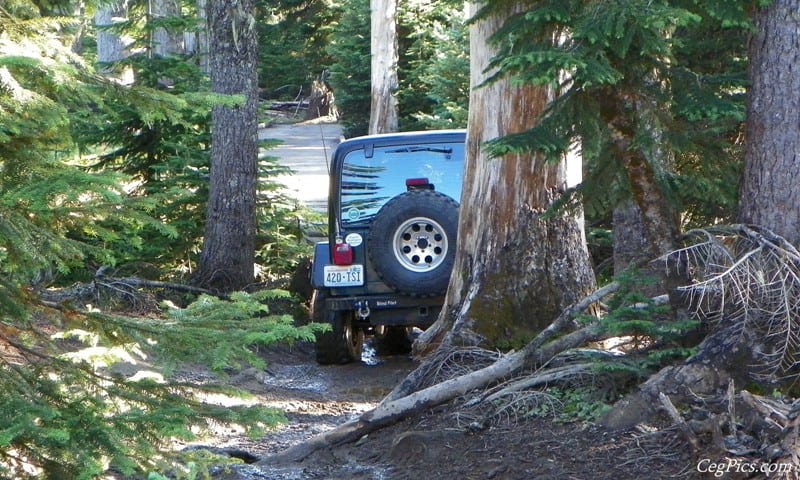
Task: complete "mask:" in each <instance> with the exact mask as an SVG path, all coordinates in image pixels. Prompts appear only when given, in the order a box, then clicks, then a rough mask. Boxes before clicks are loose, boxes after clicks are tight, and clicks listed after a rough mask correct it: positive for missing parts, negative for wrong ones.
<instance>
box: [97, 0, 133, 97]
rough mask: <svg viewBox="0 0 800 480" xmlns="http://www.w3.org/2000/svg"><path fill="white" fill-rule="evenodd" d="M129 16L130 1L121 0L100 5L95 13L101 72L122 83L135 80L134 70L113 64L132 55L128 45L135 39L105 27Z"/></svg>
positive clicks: (129, 82) (98, 58)
mask: <svg viewBox="0 0 800 480" xmlns="http://www.w3.org/2000/svg"><path fill="white" fill-rule="evenodd" d="M127 17H128V2H127V1H126V0H119V1H117V2H112V3H108V4H104V5H102V6H99V7H98V8H97V11H96V12H95V14H94V24H95V26H97V27H98V28H97V62H98V63H99V64H100V65H101V67H100V69H99V70H100V72H101V73H103V74H104V75H105V76H107V77H111V78H114V79H116V80H118V81H119V82H120V83H124V84H125V85H130V84H132V83H133V81H134V78H133V70H132V69H131V68H130V67H124V68H118V67H116V66H113V64H114V62H118V61H119V60H122V59H124V58H125V57H127V56H128V55H130V52H128V47H129V46H130V45H131V44H132V43H133V39H131V38H130V37H126V36H120V35H119V34H116V33H112V32H110V31H108V30H107V29H106V28H104V27H112V26H114V24H116V23H120V22H123V21H125V20H126V19H127Z"/></svg>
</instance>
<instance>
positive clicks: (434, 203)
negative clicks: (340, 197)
mask: <svg viewBox="0 0 800 480" xmlns="http://www.w3.org/2000/svg"><path fill="white" fill-rule="evenodd" d="M457 231H458V203H457V202H456V201H455V200H453V199H452V198H450V197H448V196H447V195H444V194H442V193H439V192H436V191H433V190H410V191H408V192H405V193H403V194H401V195H398V196H396V197H394V198H393V199H391V200H389V201H388V202H386V204H385V205H384V206H383V207H382V208H381V209H380V210H379V211H378V214H377V215H376V216H375V220H374V221H373V223H372V227H371V228H370V232H369V235H368V236H367V252H368V255H369V257H370V260H371V261H372V266H373V268H374V269H375V271H376V272H377V273H378V275H379V276H380V277H381V279H382V280H383V281H384V282H385V283H386V284H387V285H388V286H389V287H391V288H392V289H394V290H396V291H397V292H399V293H403V294H406V295H412V296H417V297H432V296H436V295H442V294H443V293H444V292H445V291H446V290H447V285H448V283H449V281H450V272H451V271H452V270H453V261H454V259H455V247H456V233H457Z"/></svg>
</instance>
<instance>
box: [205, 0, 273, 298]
mask: <svg viewBox="0 0 800 480" xmlns="http://www.w3.org/2000/svg"><path fill="white" fill-rule="evenodd" d="M208 7H209V8H208V15H209V29H208V30H209V35H210V45H211V51H210V73H211V84H212V90H213V91H214V92H215V93H220V94H225V95H236V96H238V97H239V99H241V101H242V103H241V104H239V105H236V106H227V105H215V106H214V107H213V109H212V112H211V120H212V135H211V179H210V182H211V185H210V191H209V200H208V214H207V218H206V229H205V238H204V240H203V252H202V254H201V258H200V266H199V270H198V272H197V274H196V277H195V283H197V284H199V285H201V286H204V287H207V288H215V289H219V290H221V291H225V292H227V291H232V290H237V289H242V288H244V287H246V286H247V285H250V284H251V283H253V275H254V273H253V272H254V268H253V266H254V262H255V235H256V180H257V157H258V149H257V141H258V123H257V110H256V106H257V100H258V85H257V73H256V60H257V50H258V45H257V37H256V23H255V17H254V12H255V1H254V0H238V1H237V0H214V1H211V2H209V4H208Z"/></svg>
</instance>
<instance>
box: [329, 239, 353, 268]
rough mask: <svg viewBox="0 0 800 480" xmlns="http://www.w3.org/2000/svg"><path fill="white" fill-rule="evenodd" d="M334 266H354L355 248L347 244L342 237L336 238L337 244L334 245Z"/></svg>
mask: <svg viewBox="0 0 800 480" xmlns="http://www.w3.org/2000/svg"><path fill="white" fill-rule="evenodd" d="M333 264H334V265H352V264H353V247H351V246H350V244H349V243H345V241H344V240H342V238H341V237H336V243H334V245H333Z"/></svg>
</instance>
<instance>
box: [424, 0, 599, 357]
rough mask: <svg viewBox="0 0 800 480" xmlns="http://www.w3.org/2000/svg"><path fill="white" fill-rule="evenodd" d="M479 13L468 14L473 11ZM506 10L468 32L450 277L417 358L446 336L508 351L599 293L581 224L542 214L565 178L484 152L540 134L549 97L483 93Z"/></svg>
mask: <svg viewBox="0 0 800 480" xmlns="http://www.w3.org/2000/svg"><path fill="white" fill-rule="evenodd" d="M477 7H478V6H477V5H476V4H473V5H472V9H473V12H474V11H475V9H476V8H477ZM512 13H513V11H512V10H509V11H506V12H503V13H502V14H499V13H495V14H492V15H491V16H489V17H486V18H483V19H481V20H480V21H478V22H476V23H474V24H473V25H472V27H471V30H470V50H471V52H470V59H471V60H470V61H471V65H470V71H471V77H472V78H471V82H470V83H471V87H472V93H471V97H470V109H469V127H468V134H467V155H466V157H467V159H466V165H465V173H464V187H463V191H462V195H461V210H460V216H461V218H460V222H459V231H458V245H457V251H456V260H455V266H454V269H453V275H452V277H451V278H450V285H449V288H448V292H447V296H446V299H445V308H444V309H443V311H442V314H441V315H440V317H439V320H438V321H437V322H436V323H435V324H434V326H433V327H431V328H430V329H428V330H427V331H426V332H425V334H424V335H423V336H422V337H420V340H419V342H418V343H417V345H416V347H417V350H418V351H424V350H427V349H428V348H430V347H433V346H435V345H436V344H438V343H439V342H441V341H442V340H443V338H444V336H445V335H447V334H448V332H450V339H449V340H451V341H453V342H454V343H457V344H483V345H487V346H499V347H509V346H512V345H515V344H520V343H522V342H523V341H524V339H525V338H528V337H530V336H531V334H533V333H536V332H538V331H540V330H542V329H543V328H545V327H546V326H547V325H549V324H550V322H552V320H553V319H554V318H556V317H557V316H558V314H559V313H560V312H561V310H562V309H563V308H565V307H566V306H567V305H570V304H572V303H574V302H576V301H577V300H578V299H580V298H581V297H583V296H584V295H586V294H587V293H588V292H590V291H591V290H592V289H593V288H594V285H595V281H594V274H593V272H592V270H591V266H590V260H589V255H588V253H587V250H586V244H585V238H584V234H583V218H582V217H583V215H582V212H581V213H565V214H559V215H555V216H553V217H547V218H545V217H544V216H543V214H544V213H545V212H546V211H547V209H548V208H549V207H550V206H551V205H552V203H553V201H554V200H555V199H556V198H558V196H559V195H560V193H561V192H563V191H564V190H565V188H566V187H567V169H568V167H574V168H577V169H578V170H580V162H579V161H578V162H572V163H573V164H572V165H568V162H567V160H566V159H564V160H563V161H562V162H559V163H548V162H545V160H544V159H543V158H541V157H540V156H538V155H535V154H532V153H528V154H519V155H506V156H503V157H502V158H489V157H488V155H487V153H486V152H485V150H484V148H483V146H484V143H485V142H487V141H489V140H493V139H496V138H499V137H502V136H504V135H507V134H512V133H518V132H522V131H525V130H527V129H530V128H532V127H533V126H534V125H536V122H537V118H538V117H539V115H540V114H541V113H542V111H543V109H544V108H545V106H546V104H547V102H548V100H550V98H551V95H552V93H551V91H549V90H548V89H546V88H541V87H533V86H530V85H524V86H520V85H517V84H514V83H512V82H511V81H510V80H509V79H501V80H499V81H497V82H495V83H492V84H490V85H488V86H480V85H481V84H482V83H483V82H484V81H485V80H486V79H487V78H488V76H489V75H491V73H492V72H486V68H487V67H488V65H489V61H490V60H491V59H492V58H493V56H494V54H495V52H494V50H493V49H492V48H491V47H490V46H489V38H490V37H491V36H492V35H493V34H494V33H495V32H496V31H497V30H498V29H499V28H500V27H501V26H502V24H503V22H504V21H505V19H506V18H507V16H508V15H510V14H512Z"/></svg>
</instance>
